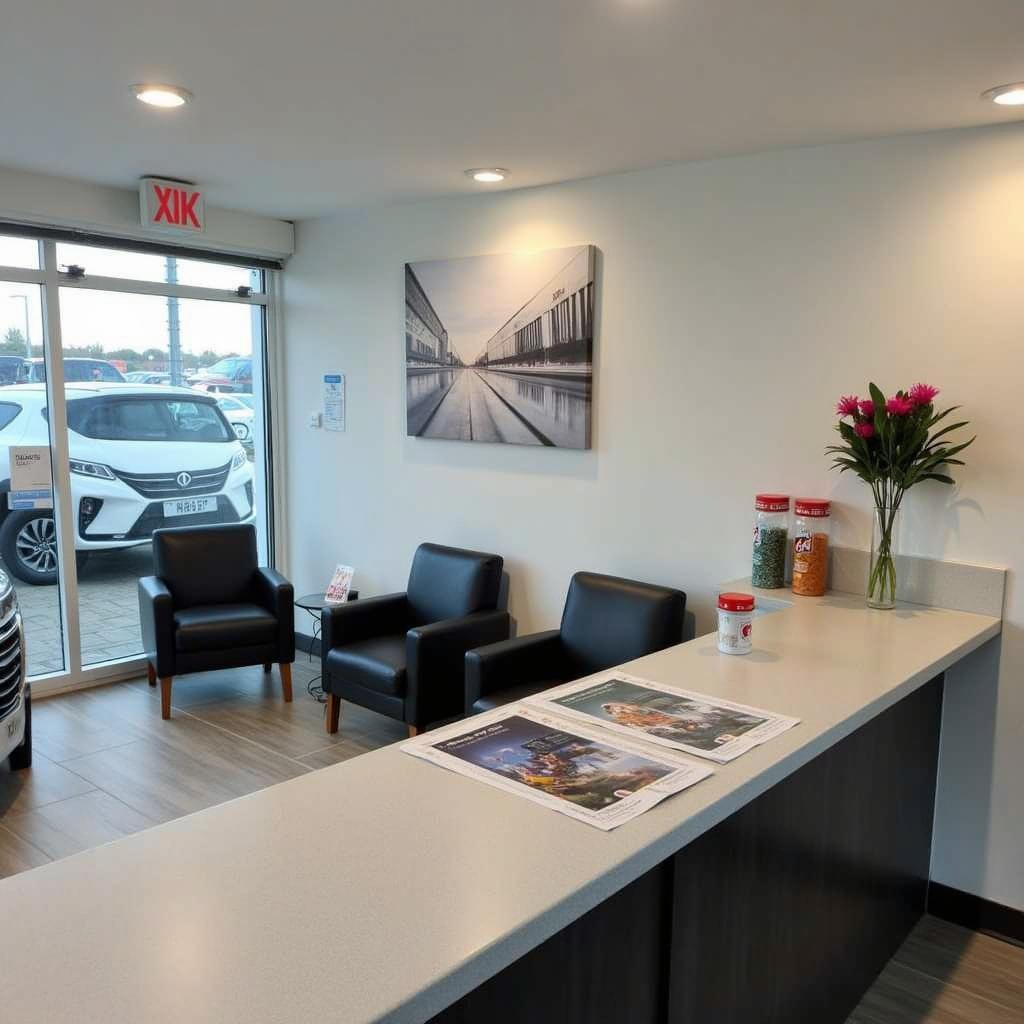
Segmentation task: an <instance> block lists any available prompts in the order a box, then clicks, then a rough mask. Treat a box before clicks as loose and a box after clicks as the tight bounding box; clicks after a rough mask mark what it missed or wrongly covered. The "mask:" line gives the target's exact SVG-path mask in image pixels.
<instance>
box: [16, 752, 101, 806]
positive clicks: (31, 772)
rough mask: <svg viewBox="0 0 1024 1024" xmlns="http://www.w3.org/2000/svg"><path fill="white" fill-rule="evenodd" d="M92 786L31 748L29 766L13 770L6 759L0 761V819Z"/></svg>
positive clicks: (65, 797) (86, 791)
mask: <svg viewBox="0 0 1024 1024" xmlns="http://www.w3.org/2000/svg"><path fill="white" fill-rule="evenodd" d="M93 788H94V787H93V786H92V784H91V783H89V782H86V781H85V779H83V778H82V777H81V776H79V775H75V773H74V772H70V771H68V770H67V769H66V768H63V767H61V765H59V764H56V763H55V762H53V761H51V760H50V759H49V758H47V757H44V756H43V755H42V754H40V753H39V752H38V751H37V750H33V752H32V767H31V768H25V769H23V770H22V771H17V772H15V771H11V769H10V767H9V766H8V764H7V762H6V761H3V762H2V763H0V822H2V821H3V820H4V817H5V816H6V815H8V814H18V813H20V812H21V811H28V810H32V809H33V808H35V807H42V806H43V805H44V804H52V803H54V802H55V801H57V800H66V799H67V798H68V797H70V796H79V795H81V794H82V793H88V792H90V791H91V790H92V789H93Z"/></svg>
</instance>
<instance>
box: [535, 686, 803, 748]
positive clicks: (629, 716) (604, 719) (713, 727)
mask: <svg viewBox="0 0 1024 1024" xmlns="http://www.w3.org/2000/svg"><path fill="white" fill-rule="evenodd" d="M526 702H527V703H528V704H530V705H532V706H534V707H536V708H537V709H538V710H541V711H546V712H548V713H554V714H558V715H565V716H567V717H569V718H571V719H572V720H573V721H575V722H589V723H590V724H591V725H601V726H603V727H604V728H605V729H611V730H613V731H615V732H617V733H621V734H624V735H630V736H632V737H633V738H634V739H643V740H646V741H648V742H649V743H657V744H660V745H661V746H663V747H671V748H673V749H674V750H681V751H683V752H684V753H687V754H696V755H697V756H698V757H706V758H709V759H710V760H712V761H717V762H718V763H719V764H726V763H727V762H729V761H732V760H733V759H734V758H737V757H739V756H740V755H741V754H745V753H746V752H747V751H748V750H750V749H751V748H753V747H756V746H758V745H759V744H761V743H764V742H765V741H766V740H770V739H772V738H773V737H774V736H778V735H779V734H780V733H783V732H785V731H786V730H787V729H791V728H792V727H793V726H794V725H796V724H798V722H799V721H800V719H798V718H789V717H787V716H786V715H778V714H775V713H774V712H771V711H764V710H762V709H761V708H752V707H748V706H747V705H746V704H736V703H734V702H733V701H729V700H722V699H721V698H719V697H709V696H708V695H707V694H703V693H694V692H693V691H691V690H682V689H677V688H676V687H671V686H666V685H664V684H663V683H652V682H650V681H649V680H646V679H640V678H639V677H638V676H631V675H627V674H626V673H624V672H618V671H615V670H614V669H613V670H611V671H608V672H601V673H600V674H598V675H595V676H589V677H588V678H587V679H582V680H577V681H576V682H573V683H566V684H565V685H563V686H556V687H554V688H552V689H550V690H545V691H544V692H543V693H539V694H536V695H535V696H533V697H527V698H526Z"/></svg>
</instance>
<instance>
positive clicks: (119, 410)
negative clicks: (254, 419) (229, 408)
mask: <svg viewBox="0 0 1024 1024" xmlns="http://www.w3.org/2000/svg"><path fill="white" fill-rule="evenodd" d="M68 428H69V429H71V430H74V431H75V432H76V433H78V434H82V435H84V436H85V437H93V438H97V439H100V440H104V441H186V442H188V441H205V442H219V443H223V442H225V441H234V440H235V432H234V431H233V430H232V429H231V428H230V427H229V426H228V424H227V421H226V420H225V419H224V416H223V414H222V413H221V412H220V410H219V409H218V408H217V406H216V405H215V404H214V403H213V402H204V401H202V400H192V399H188V398H175V397H170V396H167V397H163V398H150V397H148V396H147V395H119V396H116V397H115V396H108V395H103V396H101V397H96V398H76V399H73V400H72V401H70V402H68Z"/></svg>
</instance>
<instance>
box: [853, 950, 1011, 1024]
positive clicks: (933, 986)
mask: <svg viewBox="0 0 1024 1024" xmlns="http://www.w3.org/2000/svg"><path fill="white" fill-rule="evenodd" d="M854 1016H855V1017H857V1019H861V1020H863V1021H865V1022H870V1024H1020V1014H1018V1013H1017V1012H1016V1011H1014V1010H1010V1009H1007V1008H1006V1007H1005V1006H1000V1005H999V1004H998V1003H994V1002H992V1001H991V1000H990V999H985V998H982V997H980V996H978V995H975V994H974V993H972V992H968V991H966V990H965V989H962V988H960V987H959V986H958V985H951V984H944V983H943V982H941V981H939V980H937V979H936V978H933V977H931V976H930V975H927V974H922V973H921V972H920V971H915V970H911V969H910V968H909V967H904V966H903V965H902V964H900V963H898V962H897V961H896V960H892V961H890V962H889V965H888V967H886V968H885V970H884V971H883V972H882V973H881V974H880V975H879V976H878V979H877V980H876V981H875V983H874V985H872V986H871V988H870V989H869V990H868V992H867V994H866V995H865V996H864V998H863V999H862V1000H861V1002H860V1005H859V1006H858V1007H857V1009H856V1011H855V1014H854Z"/></svg>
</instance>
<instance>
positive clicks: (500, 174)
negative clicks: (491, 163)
mask: <svg viewBox="0 0 1024 1024" xmlns="http://www.w3.org/2000/svg"><path fill="white" fill-rule="evenodd" d="M466 177H467V178H472V179H473V180H474V181H482V182H484V183H486V184H493V183H494V182H496V181H504V180H505V179H506V178H507V177H508V171H506V170H505V168H504V167H471V168H470V169H469V170H468V171H466Z"/></svg>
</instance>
